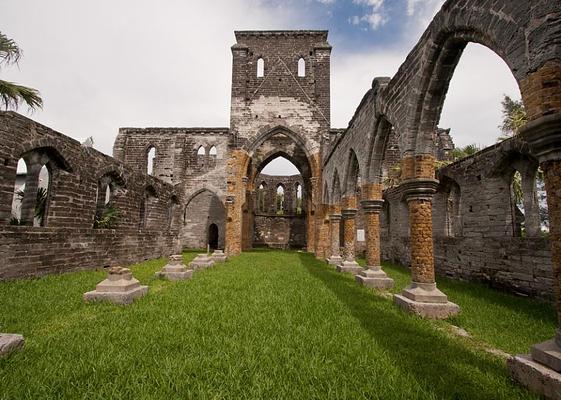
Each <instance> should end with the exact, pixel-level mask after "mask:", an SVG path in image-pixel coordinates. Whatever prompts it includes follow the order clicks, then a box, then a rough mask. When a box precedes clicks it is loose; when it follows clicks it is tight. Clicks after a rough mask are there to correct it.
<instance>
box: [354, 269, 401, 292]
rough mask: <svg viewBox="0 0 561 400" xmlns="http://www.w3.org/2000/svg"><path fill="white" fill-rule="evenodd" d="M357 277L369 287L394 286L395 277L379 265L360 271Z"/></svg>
mask: <svg viewBox="0 0 561 400" xmlns="http://www.w3.org/2000/svg"><path fill="white" fill-rule="evenodd" d="M355 279H356V281H357V282H358V283H360V284H361V285H363V286H366V287H369V288H375V289H390V288H392V287H393V279H392V278H390V277H388V275H386V273H385V272H384V271H382V268H381V267H379V266H377V267H368V269H366V270H363V271H360V272H359V273H358V275H356V276H355Z"/></svg>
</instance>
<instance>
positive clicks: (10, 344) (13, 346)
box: [0, 333, 25, 357]
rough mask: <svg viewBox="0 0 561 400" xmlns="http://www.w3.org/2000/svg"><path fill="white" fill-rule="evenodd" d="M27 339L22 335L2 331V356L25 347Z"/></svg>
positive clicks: (0, 353) (0, 341)
mask: <svg viewBox="0 0 561 400" xmlns="http://www.w3.org/2000/svg"><path fill="white" fill-rule="evenodd" d="M24 342H25V340H24V339H23V336H22V335H16V334H13V333H0V357H6V356H8V355H9V354H10V353H13V352H14V351H17V350H20V349H21V348H22V347H23V343H24Z"/></svg>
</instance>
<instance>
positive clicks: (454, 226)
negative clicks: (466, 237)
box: [445, 182, 462, 237]
mask: <svg viewBox="0 0 561 400" xmlns="http://www.w3.org/2000/svg"><path fill="white" fill-rule="evenodd" d="M446 194H447V196H446V228H445V231H446V236H450V237H456V236H462V214H461V204H460V201H461V196H460V186H458V184H457V183H456V182H451V183H450V185H449V187H448V190H447V192H446Z"/></svg>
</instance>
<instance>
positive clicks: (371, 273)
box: [356, 200, 394, 289]
mask: <svg viewBox="0 0 561 400" xmlns="http://www.w3.org/2000/svg"><path fill="white" fill-rule="evenodd" d="M383 203H384V201H383V200H363V201H362V202H361V204H362V209H363V210H364V219H365V221H364V223H365V227H366V265H367V269H366V270H363V271H360V272H359V274H358V275H357V276H356V280H357V282H359V283H360V284H361V285H363V286H366V287H370V288H376V289H389V288H391V287H392V286H393V284H394V282H393V279H392V278H389V277H388V275H386V273H385V272H384V271H383V270H382V267H381V263H380V210H381V209H382V204H383Z"/></svg>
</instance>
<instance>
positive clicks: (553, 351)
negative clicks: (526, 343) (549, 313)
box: [530, 332, 561, 395]
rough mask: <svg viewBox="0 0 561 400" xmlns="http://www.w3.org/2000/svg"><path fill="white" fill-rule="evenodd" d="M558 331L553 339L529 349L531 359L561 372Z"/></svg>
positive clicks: (560, 350)
mask: <svg viewBox="0 0 561 400" xmlns="http://www.w3.org/2000/svg"><path fill="white" fill-rule="evenodd" d="M559 336H560V334H559V332H558V333H557V337H556V338H555V339H551V340H548V341H545V342H543V343H538V344H535V345H533V346H532V348H531V349H530V355H531V356H532V359H533V360H534V361H536V362H538V363H540V364H543V365H545V366H546V367H548V368H551V369H552V370H554V371H556V372H561V347H560V346H559V342H560V341H561V340H560V339H561V338H560V337H559ZM560 395H561V393H560Z"/></svg>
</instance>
